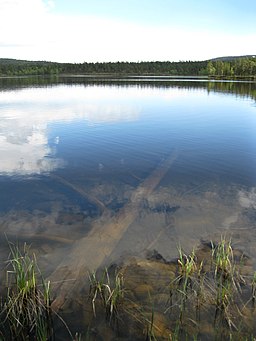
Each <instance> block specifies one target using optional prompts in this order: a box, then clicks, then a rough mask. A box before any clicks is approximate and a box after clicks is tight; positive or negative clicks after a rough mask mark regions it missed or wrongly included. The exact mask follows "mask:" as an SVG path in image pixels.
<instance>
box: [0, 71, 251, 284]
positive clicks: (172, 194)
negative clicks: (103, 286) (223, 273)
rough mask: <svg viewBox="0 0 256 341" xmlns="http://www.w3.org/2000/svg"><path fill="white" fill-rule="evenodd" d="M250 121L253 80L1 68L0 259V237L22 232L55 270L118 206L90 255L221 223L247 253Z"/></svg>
mask: <svg viewBox="0 0 256 341" xmlns="http://www.w3.org/2000/svg"><path fill="white" fill-rule="evenodd" d="M255 128H256V85H255V83H246V82H207V81H203V80H200V81H195V80H189V81H186V80H175V79H172V80H169V79H168V80H166V79H164V80H155V79H149V78H146V79H139V80H138V79H132V80H130V81H129V82H126V81H124V80H120V79H112V80H111V81H107V80H106V79H102V80H99V79H98V80H97V81H93V80H91V79H83V78H81V77H80V78H73V79H72V78H67V79H58V80H55V81H54V82H49V81H47V80H46V79H38V80H37V79H34V80H29V79H24V80H23V81H22V80H21V79H18V80H15V79H1V82H0V160H1V161H0V203H1V205H0V232H1V241H2V242H1V243H2V255H1V259H2V260H4V259H6V255H7V254H6V246H5V245H6V236H7V238H8V239H9V240H12V241H17V240H19V241H21V242H22V241H26V242H28V243H31V244H32V246H31V247H32V249H35V251H36V252H37V253H38V255H39V258H38V259H39V262H40V265H41V267H42V270H43V272H44V273H45V274H46V276H49V278H51V280H52V279H54V276H56V278H58V276H59V272H58V271H59V270H60V269H62V270H63V268H64V267H65V266H66V267H70V268H71V264H72V262H73V267H76V262H75V260H73V259H74V257H75V255H77V254H79V255H80V256H81V255H82V253H81V252H82V251H81V250H82V246H81V245H80V244H82V243H81V240H86V238H87V235H89V234H90V231H92V230H93V229H94V228H95V226H98V225H101V226H102V231H101V232H100V233H102V236H100V235H99V238H104V226H107V225H108V226H109V224H114V222H115V221H118V222H120V221H121V223H120V224H125V223H124V221H125V219H124V218H123V216H124V215H125V217H126V216H129V217H130V218H129V219H130V220H129V224H128V225H127V227H126V228H125V230H124V231H123V233H122V234H120V236H119V237H118V238H119V239H118V240H117V242H116V243H115V244H113V245H112V246H111V247H109V249H108V252H107V254H105V256H104V257H103V258H104V259H101V261H100V262H99V264H98V265H99V266H103V265H107V266H109V265H110V264H113V263H114V264H119V263H122V262H127V261H129V259H131V257H142V258H147V257H148V255H149V254H150V253H152V252H157V253H158V254H160V255H161V256H162V257H163V258H164V259H165V260H171V259H173V258H174V257H176V256H177V245H178V244H181V245H182V247H184V248H185V249H186V250H191V249H192V247H195V246H197V245H199V244H200V242H201V241H202V240H210V239H211V238H214V236H217V235H220V234H225V233H229V234H231V235H232V238H233V239H234V242H235V243H236V245H237V247H238V248H240V249H241V250H243V251H246V253H247V255H248V256H250V257H251V258H252V259H253V262H255V256H254V255H255V240H256V238H255V237H256V235H255V218H256V190H255V188H256V187H255V186H256V172H255V171H256V148H255V147H256V134H255ZM168 158H172V162H171V163H170V164H168V166H166V163H165V162H166V160H168ZM163 167H165V171H164V172H162V170H161V169H163ZM155 170H157V173H154V171H155ZM161 172H162V173H161ZM156 174H158V175H156ZM156 176H159V183H158V182H156V183H155V185H154V186H153V187H152V191H150V192H149V191H148V192H147V195H143V197H140V198H139V200H137V199H136V200H135V199H134V197H135V196H136V195H138V189H140V186H144V187H143V188H145V187H146V188H148V186H149V185H148V182H147V180H146V179H150V181H151V183H152V181H153V182H154V179H155V178H156ZM145 180H146V182H145ZM136 191H137V192H136ZM134 193H135V194H134ZM136 193H137V194H136ZM143 193H146V192H143ZM136 198H137V197H136ZM131 203H132V205H135V206H136V207H135V206H132V205H131ZM134 210H135V211H136V214H135V213H134V212H135V211H134ZM120 217H121V218H120ZM118 219H123V220H118ZM79 242H80V244H79ZM74 250H76V251H74ZM78 251H79V252H78ZM94 252H95V255H97V254H99V253H100V250H97V248H95V250H94ZM95 255H93V254H92V256H91V257H92V259H93V258H94V257H96V256H95ZM81 258H83V257H82V256H81ZM78 264H79V265H78ZM79 266H81V268H82V267H83V266H85V267H89V268H90V259H87V260H86V259H84V260H83V261H82V262H81V261H79V262H77V267H79ZM69 270H70V273H69V272H68V271H67V274H68V275H67V277H70V278H73V275H74V273H73V274H72V271H73V270H72V269H69ZM78 270H79V271H80V270H81V269H78ZM90 270H91V269H90ZM58 280H60V278H58Z"/></svg>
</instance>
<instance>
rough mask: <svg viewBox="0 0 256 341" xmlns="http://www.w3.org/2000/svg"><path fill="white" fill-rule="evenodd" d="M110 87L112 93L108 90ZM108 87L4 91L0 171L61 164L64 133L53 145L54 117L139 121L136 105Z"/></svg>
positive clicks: (16, 171) (20, 171)
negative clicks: (58, 155) (58, 154)
mask: <svg viewBox="0 0 256 341" xmlns="http://www.w3.org/2000/svg"><path fill="white" fill-rule="evenodd" d="M106 92H108V93H106ZM116 95H117V94H116V93H115V91H114V92H113V91H111V92H109V91H106V88H101V87H97V88H95V87H91V88H86V89H85V88H77V87H67V86H58V87H55V88H43V89H36V88H34V89H25V90H24V89H23V90H18V91H9V92H4V93H1V99H0V160H1V164H0V173H2V174H9V175H13V174H19V175H29V174H40V173H43V172H50V171H53V170H55V169H57V168H59V167H63V166H64V164H65V162H64V160H62V159H58V158H56V157H55V149H56V148H55V147H56V145H57V144H58V143H59V142H60V137H59V136H55V137H54V139H53V141H54V143H53V145H51V146H50V145H49V141H48V140H49V138H48V128H49V125H50V124H51V123H56V122H72V121H75V120H78V121H80V120H82V121H85V122H86V123H87V124H88V125H94V124H103V123H104V124H107V123H113V122H118V121H135V120H136V119H137V118H138V115H139V109H138V108H137V107H136V105H131V104H129V103H128V102H127V101H126V100H125V99H124V98H123V97H122V96H121V97H119V100H117V96H116Z"/></svg>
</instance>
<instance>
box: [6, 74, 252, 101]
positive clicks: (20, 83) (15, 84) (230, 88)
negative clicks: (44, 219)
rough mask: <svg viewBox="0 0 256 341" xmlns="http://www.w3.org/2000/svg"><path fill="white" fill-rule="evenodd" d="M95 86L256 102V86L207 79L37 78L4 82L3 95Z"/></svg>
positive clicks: (247, 83)
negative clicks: (196, 92) (213, 94)
mask: <svg viewBox="0 0 256 341" xmlns="http://www.w3.org/2000/svg"><path fill="white" fill-rule="evenodd" d="M60 84H62V85H65V84H66V85H83V86H85V87H87V86H92V85H100V86H106V87H109V86H114V87H131V86H132V87H138V88H165V89H167V88H170V89H171V88H179V89H187V90H197V89H203V90H207V91H208V92H224V93H230V94H234V95H238V96H241V97H248V98H252V99H254V100H256V83H255V82H245V81H243V82H242V81H240V82H239V81H208V80H207V79H202V78H201V79H192V78H191V79H189V80H187V79H184V80H183V79H182V78H179V79H178V78H166V77H165V78H161V77H158V78H157V77H155V78H150V77H129V78H127V77H114V76H112V77H88V76H86V77H81V76H78V77H76V76H74V77H64V76H63V77H58V76H51V77H50V76H49V77H42V76H34V77H13V78H0V91H9V90H18V89H23V88H28V87H45V86H47V87H54V86H56V85H60Z"/></svg>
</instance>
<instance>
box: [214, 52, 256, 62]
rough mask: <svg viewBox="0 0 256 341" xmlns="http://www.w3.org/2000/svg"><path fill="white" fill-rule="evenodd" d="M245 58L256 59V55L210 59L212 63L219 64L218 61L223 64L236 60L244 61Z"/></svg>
mask: <svg viewBox="0 0 256 341" xmlns="http://www.w3.org/2000/svg"><path fill="white" fill-rule="evenodd" d="M243 58H256V54H247V55H244V56H225V57H217V58H212V59H209V60H210V61H212V62H218V61H222V62H230V61H233V60H236V59H243Z"/></svg>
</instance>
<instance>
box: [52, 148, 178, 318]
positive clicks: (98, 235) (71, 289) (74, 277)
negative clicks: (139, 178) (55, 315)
mask: <svg viewBox="0 0 256 341" xmlns="http://www.w3.org/2000/svg"><path fill="white" fill-rule="evenodd" d="M176 158H177V152H176V151H174V152H173V153H171V154H170V155H169V156H168V157H167V158H166V159H165V160H164V161H163V162H161V163H160V164H159V165H158V167H157V168H156V169H155V170H154V171H153V172H152V173H151V174H150V175H149V176H148V177H147V178H146V179H145V180H144V181H143V182H142V183H141V184H140V185H139V186H138V187H137V189H136V190H135V191H134V192H133V194H132V196H131V199H130V201H129V202H128V203H127V204H126V205H125V206H124V207H123V208H122V209H120V211H119V212H118V213H117V214H116V215H115V216H111V215H110V213H109V211H108V210H106V211H104V212H103V215H102V216H101V218H100V219H98V220H97V221H95V222H94V223H93V225H92V228H91V230H90V232H89V233H88V234H87V235H86V236H85V237H83V238H81V239H80V240H78V241H76V242H75V243H74V246H73V247H72V249H71V251H70V252H69V254H68V255H67V257H66V258H65V259H64V260H63V261H62V262H61V264H60V265H59V266H58V267H57V269H56V270H55V271H54V273H53V274H52V275H51V276H50V278H49V279H50V280H51V282H52V283H53V292H54V294H55V296H56V297H55V299H54V301H53V304H52V307H53V309H55V310H56V311H57V310H59V309H60V308H61V307H62V306H63V305H64V303H65V301H66V300H67V299H68V297H69V296H72V295H74V293H75V290H78V288H79V286H84V284H85V282H86V275H87V273H88V272H90V271H94V270H97V269H98V268H99V267H100V266H102V265H104V263H105V262H106V260H107V258H108V257H109V256H110V254H111V253H112V252H113V250H114V249H115V247H116V246H117V244H118V243H119V241H120V240H121V238H122V237H123V235H124V233H125V232H126V231H127V229H128V228H129V226H130V225H131V224H132V223H133V222H134V220H135V219H136V218H137V216H138V215H139V212H140V205H141V203H142V201H143V200H144V199H145V198H147V197H148V196H149V195H150V194H151V193H152V192H153V191H154V189H155V188H156V187H157V185H158V184H159V183H160V181H161V180H162V179H163V177H164V176H165V174H166V173H167V172H168V170H169V168H170V167H171V165H172V164H173V162H174V161H175V159H176Z"/></svg>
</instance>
